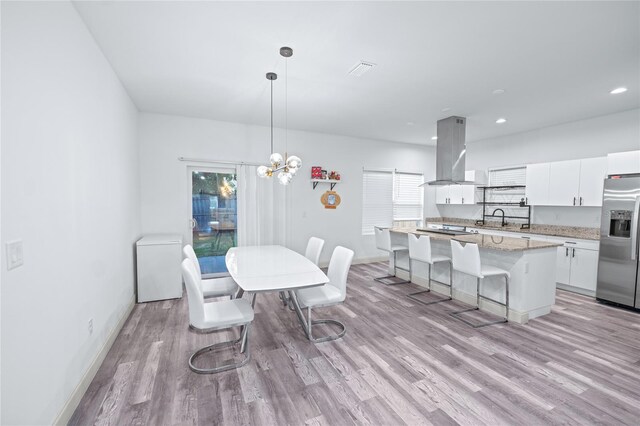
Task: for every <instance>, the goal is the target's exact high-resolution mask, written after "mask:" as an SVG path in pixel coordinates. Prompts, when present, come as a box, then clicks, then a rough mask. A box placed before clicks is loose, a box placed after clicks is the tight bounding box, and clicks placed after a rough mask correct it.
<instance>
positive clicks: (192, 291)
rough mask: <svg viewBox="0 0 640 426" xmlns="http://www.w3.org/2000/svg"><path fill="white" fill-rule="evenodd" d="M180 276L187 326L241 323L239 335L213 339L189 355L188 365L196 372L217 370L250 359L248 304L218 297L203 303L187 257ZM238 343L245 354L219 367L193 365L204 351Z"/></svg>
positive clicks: (209, 328)
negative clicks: (226, 338) (182, 282)
mask: <svg viewBox="0 0 640 426" xmlns="http://www.w3.org/2000/svg"><path fill="white" fill-rule="evenodd" d="M182 277H183V278H184V282H185V286H186V288H187V300H188V303H189V329H190V330H193V331H195V332H197V333H210V332H213V331H217V330H224V329H228V328H232V327H242V331H241V333H240V337H239V338H238V339H237V340H229V341H225V342H220V343H215V344H213V345H209V346H205V347H204V348H202V349H198V350H197V351H196V352H194V353H193V355H191V356H190V357H189V368H190V369H191V371H194V372H196V373H199V374H211V373H220V372H222V371H227V370H232V369H235V368H239V367H242V366H243V365H245V364H246V363H248V362H249V360H250V359H251V352H250V350H249V328H250V324H251V322H252V321H253V309H251V304H250V303H249V302H248V301H247V300H244V299H233V300H222V301H215V302H208V303H205V301H204V296H203V294H202V290H201V289H200V286H199V285H198V284H199V280H198V274H197V271H196V267H195V265H194V264H193V262H192V261H191V260H190V259H184V260H183V261H182ZM240 342H242V343H241V348H240V352H241V353H243V354H244V355H245V356H244V358H243V359H242V360H241V361H239V362H236V363H233V362H231V363H230V362H226V363H224V364H223V365H221V366H219V367H214V368H199V367H196V366H195V365H194V362H195V360H196V358H198V357H199V356H200V355H202V354H205V353H207V352H215V351H216V350H218V349H221V348H225V347H230V346H231V347H233V346H234V345H236V344H238V343H240Z"/></svg>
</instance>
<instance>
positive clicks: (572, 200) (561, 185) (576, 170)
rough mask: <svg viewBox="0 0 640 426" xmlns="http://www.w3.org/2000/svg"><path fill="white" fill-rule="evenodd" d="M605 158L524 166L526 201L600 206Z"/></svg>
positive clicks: (535, 204)
mask: <svg viewBox="0 0 640 426" xmlns="http://www.w3.org/2000/svg"><path fill="white" fill-rule="evenodd" d="M606 168H607V159H606V157H598V158H585V159H582V160H570V161H556V162H553V163H540V164H530V165H528V166H527V188H526V191H525V192H526V197H527V202H528V203H529V204H530V205H532V206H596V207H597V206H602V189H603V185H604V179H605V177H606V174H607V171H606Z"/></svg>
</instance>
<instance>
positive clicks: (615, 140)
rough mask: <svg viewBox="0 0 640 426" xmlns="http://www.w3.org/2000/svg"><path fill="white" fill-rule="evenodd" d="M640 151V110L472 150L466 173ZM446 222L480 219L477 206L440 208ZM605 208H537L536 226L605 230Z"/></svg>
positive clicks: (495, 140)
mask: <svg viewBox="0 0 640 426" xmlns="http://www.w3.org/2000/svg"><path fill="white" fill-rule="evenodd" d="M637 149H640V109H634V110H630V111H625V112H621V113H617V114H611V115H605V116H601V117H595V118H590V119H587V120H580V121H574V122H570V123H565V124H561V125H558V126H552V127H545V128H542V129H537V130H533V131H530V132H525V133H518V134H514V135H508V136H502V137H499V138H493V139H485V140H481V141H476V142H469V143H468V144H467V170H486V169H489V168H491V167H501V166H516V165H525V164H531V163H544V162H550V161H562V160H572V159H578V158H590V157H603V156H606V155H607V154H608V153H610V152H623V151H632V150H637ZM437 209H438V211H439V212H440V215H441V216H446V217H460V218H469V219H478V218H479V217H480V215H481V213H480V212H481V209H480V208H479V207H478V206H445V205H439V206H438V207H437ZM600 210H601V209H600V207H578V208H572V207H542V206H538V207H534V208H533V218H532V221H533V223H539V224H550V225H565V226H587V227H599V226H600Z"/></svg>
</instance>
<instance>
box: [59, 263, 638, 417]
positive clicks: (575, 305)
mask: <svg viewBox="0 0 640 426" xmlns="http://www.w3.org/2000/svg"><path fill="white" fill-rule="evenodd" d="M386 273H387V266H386V264H383V263H378V264H362V265H353V267H352V269H351V272H350V274H349V286H348V290H347V298H346V300H345V302H344V304H343V305H341V306H335V307H329V308H322V309H318V310H317V312H316V310H314V316H316V317H318V318H336V319H338V320H340V321H343V322H344V323H345V325H346V326H347V334H346V335H345V336H344V337H343V338H342V339H340V340H338V341H334V342H327V343H321V344H313V343H310V342H309V341H308V340H307V339H306V337H305V335H304V333H303V331H302V329H301V327H300V325H299V323H298V320H297V317H296V316H295V314H294V313H293V312H292V311H290V310H289V309H288V308H286V307H285V306H283V304H282V303H281V302H280V301H279V299H278V296H277V294H263V295H260V296H259V297H258V299H257V300H258V302H257V305H256V314H255V319H254V322H253V325H252V328H251V334H250V343H249V344H250V347H251V352H252V356H253V358H252V360H251V362H250V363H249V364H248V365H246V366H245V367H243V368H241V369H239V370H233V371H228V372H224V373H220V374H215V375H199V374H195V373H193V372H192V371H190V370H189V367H188V365H187V360H188V358H189V356H190V355H191V353H193V352H194V351H195V350H196V349H198V348H200V347H203V346H205V345H208V344H211V343H214V342H219V341H223V340H227V339H230V338H232V337H234V336H237V335H238V331H237V330H233V331H225V332H219V333H213V334H195V333H192V332H190V331H189V329H188V325H189V324H188V307H187V301H186V298H183V299H179V300H168V301H162V302H157V303H146V304H142V305H136V307H135V308H134V310H133V312H132V314H131V316H130V317H129V319H128V320H127V322H126V323H125V326H124V327H123V329H122V331H121V332H120V334H119V335H118V337H117V338H116V340H115V342H114V345H113V346H112V348H111V350H110V352H109V354H108V355H107V357H106V359H105V360H104V362H103V364H102V366H101V367H100V369H99V371H98V373H97V374H96V376H95V378H94V380H93V382H92V383H91V385H90V386H89V388H88V389H87V392H86V394H85V396H84V397H83V399H82V401H80V404H79V405H78V408H77V410H76V412H75V413H74V415H73V416H72V419H71V421H70V422H69V424H71V425H86V424H111V425H116V424H117V425H121V424H122V425H124V424H139V425H184V424H201V425H211V424H233V425H236V424H238V425H244V424H246V425H288V424H293V425H301V424H309V425H350V424H362V425H400V424H411V425H416V424H420V425H422V424H437V425H454V424H461V425H480V424H487V425H492V426H493V425H503V424H509V425H512V424H527V425H529V424H531V425H534V424H535V425H538V424H563V425H573V424H576V425H577V424H580V425H584V424H605V425H614V424H615V425H622V424H629V425H631V424H633V425H637V419H638V418H640V404H638V401H640V339H638V336H639V334H640V315H638V314H637V313H634V312H631V311H628V310H623V309H618V308H614V307H611V306H609V305H604V304H600V303H598V302H596V301H595V300H594V299H593V298H590V297H587V296H582V295H577V294H573V293H569V292H566V291H562V290H558V291H557V299H556V306H555V307H554V309H553V311H552V313H550V314H549V315H546V316H544V317H541V318H538V319H534V320H532V321H530V322H529V323H528V324H525V325H519V324H511V323H509V324H501V325H496V326H491V327H485V328H482V329H473V328H471V327H468V326H467V325H465V324H464V323H462V322H460V321H458V320H457V319H455V318H453V317H451V316H450V315H449V312H451V311H452V310H455V309H458V308H461V307H463V306H466V305H464V304H462V303H460V302H456V301H453V302H447V303H439V304H434V305H429V306H425V305H421V304H418V303H415V302H413V301H411V300H410V299H408V298H406V295H407V294H409V293H411V292H414V291H417V290H419V289H420V288H419V287H418V286H415V285H413V284H402V285H397V286H385V285H382V284H380V283H378V282H375V281H373V277H376V276H381V275H385V274H386ZM317 331H318V332H319V333H320V332H324V331H327V330H325V329H324V327H318V328H317ZM231 356H233V357H235V358H236V359H237V358H238V357H239V356H240V355H239V353H238V350H237V348H235V350H232V351H229V352H222V353H220V354H217V353H216V354H214V355H213V357H211V358H209V357H204V358H205V359H203V360H202V362H203V363H205V364H206V363H207V362H214V363H218V362H220V361H221V360H223V359H225V357H227V358H228V357H231Z"/></svg>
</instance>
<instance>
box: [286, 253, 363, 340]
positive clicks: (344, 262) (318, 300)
mask: <svg viewBox="0 0 640 426" xmlns="http://www.w3.org/2000/svg"><path fill="white" fill-rule="evenodd" d="M352 261H353V251H352V250H349V249H348V248H345V247H340V246H338V247H336V248H335V250H333V254H332V255H331V260H330V261H329V269H328V270H327V277H328V278H329V282H327V283H326V284H324V285H322V286H319V287H311V288H304V289H300V290H296V291H295V292H294V297H295V298H296V300H297V303H298V304H299V306H300V307H301V308H303V309H304V308H306V309H307V319H306V320H305V319H304V316H303V315H302V314H301V312H298V311H297V312H298V319H299V320H300V322H301V324H302V327H303V329H304V331H305V334H306V335H307V338H308V339H309V340H310V341H312V342H314V343H320V342H327V341H329V340H336V339H339V338H341V337H342V336H344V334H345V333H346V332H347V328H346V327H345V325H344V324H343V323H341V322H340V321H337V320H334V319H317V320H314V319H312V318H311V309H312V308H321V307H327V306H333V305H337V304H338V303H342V302H344V299H345V298H346V297H347V276H348V275H349V268H351V262H352ZM317 324H332V325H336V326H338V327H339V329H340V331H339V332H338V333H337V334H333V335H329V336H324V337H319V338H315V337H313V334H312V326H313V325H317Z"/></svg>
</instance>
